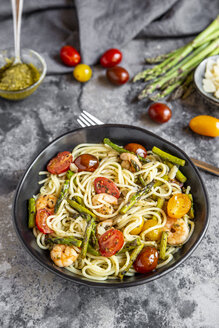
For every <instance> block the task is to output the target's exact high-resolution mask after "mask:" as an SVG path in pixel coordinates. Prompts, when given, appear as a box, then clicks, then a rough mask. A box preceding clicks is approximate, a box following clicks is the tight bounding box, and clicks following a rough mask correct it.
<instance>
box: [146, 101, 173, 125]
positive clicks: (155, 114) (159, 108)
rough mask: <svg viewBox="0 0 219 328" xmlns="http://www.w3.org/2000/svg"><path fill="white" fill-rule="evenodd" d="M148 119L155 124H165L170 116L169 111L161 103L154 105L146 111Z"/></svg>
mask: <svg viewBox="0 0 219 328" xmlns="http://www.w3.org/2000/svg"><path fill="white" fill-rule="evenodd" d="M148 114H149V116H150V118H151V119H152V120H153V121H155V122H157V123H165V122H167V121H169V119H170V118H171V116H172V111H171V109H170V108H169V107H168V106H167V105H165V104H162V103H154V104H152V105H151V106H150V107H149V109H148Z"/></svg>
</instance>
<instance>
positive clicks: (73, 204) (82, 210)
mask: <svg viewBox="0 0 219 328" xmlns="http://www.w3.org/2000/svg"><path fill="white" fill-rule="evenodd" d="M67 202H68V203H69V205H70V206H71V207H72V208H74V209H75V210H76V211H77V212H79V213H85V214H89V215H91V216H92V217H93V218H96V216H95V215H94V213H92V212H91V211H90V210H88V209H87V208H86V207H84V206H82V205H80V204H78V203H77V202H76V201H74V200H72V199H67Z"/></svg>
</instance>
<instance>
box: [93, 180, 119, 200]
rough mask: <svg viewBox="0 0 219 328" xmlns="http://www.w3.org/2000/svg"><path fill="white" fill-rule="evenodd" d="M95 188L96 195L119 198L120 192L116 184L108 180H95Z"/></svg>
mask: <svg viewBox="0 0 219 328" xmlns="http://www.w3.org/2000/svg"><path fill="white" fill-rule="evenodd" d="M94 188H95V192H96V194H102V193H105V194H110V195H112V196H114V197H116V198H119V196H120V191H119V188H118V187H117V185H115V183H114V182H113V181H112V180H110V179H107V178H103V177H99V178H96V179H95V180H94Z"/></svg>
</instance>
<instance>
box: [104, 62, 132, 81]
mask: <svg viewBox="0 0 219 328" xmlns="http://www.w3.org/2000/svg"><path fill="white" fill-rule="evenodd" d="M106 76H107V78H108V80H109V81H110V82H111V83H113V84H116V85H122V84H125V83H126V82H128V80H129V73H128V71H127V70H126V69H125V68H123V67H121V66H115V67H111V68H108V70H107V71H106Z"/></svg>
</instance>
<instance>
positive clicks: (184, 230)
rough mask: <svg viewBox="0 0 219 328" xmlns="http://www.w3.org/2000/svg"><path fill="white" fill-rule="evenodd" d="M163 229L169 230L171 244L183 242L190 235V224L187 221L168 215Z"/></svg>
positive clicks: (168, 239)
mask: <svg viewBox="0 0 219 328" xmlns="http://www.w3.org/2000/svg"><path fill="white" fill-rule="evenodd" d="M163 231H167V232H168V237H167V242H168V244H170V245H180V244H183V243H184V242H185V241H186V239H187V238H188V235H189V226H188V223H187V222H186V221H184V220H183V219H182V218H181V219H173V218H170V217H168V218H167V222H166V225H165V226H164V228H163Z"/></svg>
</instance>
